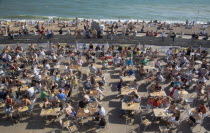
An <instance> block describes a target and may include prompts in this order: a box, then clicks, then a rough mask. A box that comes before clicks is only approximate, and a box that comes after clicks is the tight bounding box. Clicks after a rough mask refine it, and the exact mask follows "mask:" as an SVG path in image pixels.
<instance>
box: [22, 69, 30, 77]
mask: <svg viewBox="0 0 210 133" xmlns="http://www.w3.org/2000/svg"><path fill="white" fill-rule="evenodd" d="M22 76H23V78H26V77H28V76H29V75H28V74H27V69H24V70H23V72H22Z"/></svg>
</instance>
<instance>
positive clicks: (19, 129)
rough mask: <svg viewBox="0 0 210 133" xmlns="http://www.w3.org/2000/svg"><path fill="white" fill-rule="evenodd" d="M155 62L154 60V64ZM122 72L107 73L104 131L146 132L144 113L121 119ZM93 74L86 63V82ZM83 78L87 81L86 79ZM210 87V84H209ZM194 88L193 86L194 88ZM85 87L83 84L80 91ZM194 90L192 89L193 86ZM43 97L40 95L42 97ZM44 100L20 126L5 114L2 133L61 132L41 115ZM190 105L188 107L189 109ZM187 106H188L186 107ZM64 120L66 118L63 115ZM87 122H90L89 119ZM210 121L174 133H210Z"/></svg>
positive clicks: (87, 130)
mask: <svg viewBox="0 0 210 133" xmlns="http://www.w3.org/2000/svg"><path fill="white" fill-rule="evenodd" d="M160 58H161V59H163V61H164V55H160ZM150 62H152V63H153V61H150ZM61 69H64V65H61ZM119 71H120V68H111V69H109V70H107V72H106V73H105V77H106V79H107V81H108V83H109V84H108V86H107V87H106V88H105V90H104V94H105V95H106V96H105V97H104V98H103V99H102V100H101V101H100V102H101V104H102V105H103V106H104V108H105V109H106V111H107V112H109V117H108V119H109V124H108V129H106V130H104V131H102V132H101V133H142V130H141V129H140V128H139V123H140V115H141V114H140V113H139V114H136V116H135V119H134V120H132V122H131V123H130V124H126V121H125V118H124V117H123V118H121V117H119V115H120V108H121V101H120V98H119V97H118V94H119V92H118V91H117V89H116V88H115V86H116V83H117V82H118V81H119V75H118V74H119ZM88 72H89V69H88V67H87V64H86V63H85V64H84V65H83V67H82V73H83V74H84V79H85V78H86V74H87V73H88ZM136 78H137V80H138V83H139V84H140V87H139V88H138V94H139V95H140V96H141V97H142V102H141V105H142V106H146V99H147V96H148V93H147V89H146V88H147V86H148V84H146V83H145V81H144V80H142V78H141V77H140V75H138V73H136ZM84 79H83V80H84ZM208 84H209V83H208ZM169 85H170V82H169V81H167V80H166V82H165V83H164V85H163V88H164V90H165V91H166V93H167V95H168V94H169ZM192 86H193V85H192ZM81 87H82V85H81V84H80V90H81ZM191 88H192V87H191ZM190 92H192V94H193V92H194V90H190ZM38 97H39V96H38ZM81 97H82V96H81V95H79V97H78V98H77V97H76V93H75V92H73V103H72V104H73V106H75V105H76V104H77V102H76V101H78V100H81ZM39 103H40V100H39V99H38V101H37V103H36V105H35V109H34V114H33V116H31V117H28V116H24V118H23V119H22V120H21V122H20V123H19V124H16V125H13V126H12V125H11V123H10V122H9V121H8V120H6V119H5V118H4V117H3V116H4V115H3V113H2V112H1V115H0V117H1V121H0V132H1V133H60V129H61V126H60V125H59V122H58V121H55V122H53V123H51V122H50V121H46V118H45V117H41V116H40V111H41V109H40V107H39ZM195 105H196V103H193V104H191V106H192V107H195ZM189 106H190V105H188V107H189ZM183 107H186V105H183ZM143 115H146V116H147V117H148V118H149V119H150V120H152V116H151V115H152V112H148V113H143ZM61 117H63V116H61ZM182 117H183V118H186V117H188V115H187V113H186V111H185V112H183V113H182ZM86 121H87V120H86ZM209 121H210V118H209V117H208V116H207V117H206V118H205V119H204V122H203V124H202V127H200V126H199V125H197V126H196V127H195V128H193V129H191V126H190V125H189V124H187V123H186V122H185V121H184V122H182V123H181V125H180V128H179V129H177V128H174V129H171V130H170V133H192V132H197V133H208V132H210V126H209V123H208V122H209ZM161 124H162V123H156V122H154V121H152V125H151V126H149V127H148V128H147V130H146V131H145V133H154V132H156V133H157V132H159V128H158V126H159V125H161ZM93 127H94V125H87V124H84V125H82V126H81V127H80V128H79V131H78V132H84V133H92V132H93ZM63 132H67V131H65V130H64V131H63Z"/></svg>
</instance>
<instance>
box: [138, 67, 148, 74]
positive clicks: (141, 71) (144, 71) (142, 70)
mask: <svg viewBox="0 0 210 133" xmlns="http://www.w3.org/2000/svg"><path fill="white" fill-rule="evenodd" d="M139 72H140V74H141V75H145V74H146V73H147V71H146V70H145V69H144V65H140V67H139Z"/></svg>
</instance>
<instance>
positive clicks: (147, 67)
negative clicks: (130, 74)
mask: <svg viewBox="0 0 210 133" xmlns="http://www.w3.org/2000/svg"><path fill="white" fill-rule="evenodd" d="M144 69H149V70H153V69H156V68H155V67H153V66H144Z"/></svg>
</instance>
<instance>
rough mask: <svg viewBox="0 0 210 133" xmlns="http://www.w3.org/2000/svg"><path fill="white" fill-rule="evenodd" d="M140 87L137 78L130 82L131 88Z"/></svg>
mask: <svg viewBox="0 0 210 133" xmlns="http://www.w3.org/2000/svg"><path fill="white" fill-rule="evenodd" d="M138 87H139V84H138V83H137V80H136V79H134V81H133V82H131V84H130V88H131V89H132V88H133V89H138Z"/></svg>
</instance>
